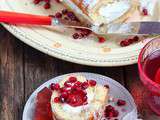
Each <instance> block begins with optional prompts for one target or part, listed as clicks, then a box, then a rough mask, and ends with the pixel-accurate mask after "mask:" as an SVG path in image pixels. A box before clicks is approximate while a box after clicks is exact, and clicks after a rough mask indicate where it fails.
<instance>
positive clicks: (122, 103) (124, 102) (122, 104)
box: [117, 99, 126, 106]
mask: <svg viewBox="0 0 160 120" xmlns="http://www.w3.org/2000/svg"><path fill="white" fill-rule="evenodd" d="M117 105H118V106H124V105H126V101H124V100H121V99H119V100H118V101H117Z"/></svg>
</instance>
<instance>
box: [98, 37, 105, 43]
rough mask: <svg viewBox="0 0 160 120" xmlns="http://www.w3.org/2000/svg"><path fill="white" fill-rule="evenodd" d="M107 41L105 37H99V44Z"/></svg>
mask: <svg viewBox="0 0 160 120" xmlns="http://www.w3.org/2000/svg"><path fill="white" fill-rule="evenodd" d="M105 41H106V39H105V38H104V37H98V42H99V43H104V42H105Z"/></svg>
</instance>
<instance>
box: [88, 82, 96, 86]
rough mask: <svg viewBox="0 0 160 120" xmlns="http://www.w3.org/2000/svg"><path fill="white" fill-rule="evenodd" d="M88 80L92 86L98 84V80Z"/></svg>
mask: <svg viewBox="0 0 160 120" xmlns="http://www.w3.org/2000/svg"><path fill="white" fill-rule="evenodd" d="M88 82H89V85H90V86H92V87H93V86H96V84H97V82H96V81H95V80H89V81H88Z"/></svg>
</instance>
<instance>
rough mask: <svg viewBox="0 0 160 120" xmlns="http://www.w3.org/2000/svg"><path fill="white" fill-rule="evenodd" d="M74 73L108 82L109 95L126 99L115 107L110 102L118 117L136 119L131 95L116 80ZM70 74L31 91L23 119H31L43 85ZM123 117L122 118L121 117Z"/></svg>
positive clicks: (128, 119)
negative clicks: (122, 104)
mask: <svg viewBox="0 0 160 120" xmlns="http://www.w3.org/2000/svg"><path fill="white" fill-rule="evenodd" d="M71 74H74V75H83V76H85V77H86V78H87V79H94V80H96V81H97V83H98V84H102V85H106V84H108V85H109V87H110V92H109V96H112V97H114V98H116V99H123V100H125V101H126V103H127V104H126V105H125V106H123V107H117V106H115V104H114V103H112V102H111V103H110V104H112V105H113V106H115V107H116V109H118V110H119V112H120V116H119V119H121V120H136V119H137V109H136V105H135V103H134V100H133V98H132V96H131V95H130V93H129V92H128V91H127V90H126V89H125V88H124V87H123V86H122V85H121V84H119V83H118V82H116V81H114V80H113V79H111V78H109V77H105V76H102V75H98V74H93V73H71ZM68 75H70V74H66V75H62V76H59V77H56V78H53V79H51V80H49V81H47V82H45V83H44V84H42V85H41V86H40V87H38V88H37V89H36V90H35V91H34V92H33V93H32V95H31V96H30V97H29V99H28V101H27V103H26V105H25V107H24V111H23V120H32V117H33V114H34V112H33V111H34V108H35V98H36V95H37V93H38V92H39V91H40V90H42V89H43V88H44V87H48V86H49V85H50V84H51V83H53V82H59V81H60V80H62V79H63V78H64V77H66V76H68ZM124 109H125V112H122V110H124ZM122 117H123V119H122Z"/></svg>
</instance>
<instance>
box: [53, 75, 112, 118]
mask: <svg viewBox="0 0 160 120" xmlns="http://www.w3.org/2000/svg"><path fill="white" fill-rule="evenodd" d="M59 85H60V90H58V91H57V90H54V91H53V92H52V97H51V101H50V102H51V108H52V113H53V117H54V119H56V120H95V119H94V114H95V112H96V111H98V110H100V109H102V108H103V107H104V106H105V105H106V103H107V101H108V90H109V89H108V88H106V87H104V86H102V85H99V84H97V83H96V81H94V80H86V78H85V77H84V76H68V77H66V78H65V79H64V80H62V81H61V82H60V83H59ZM75 86H76V87H75ZM66 93H67V95H66V97H65V96H64V94H66ZM62 96H63V98H62Z"/></svg>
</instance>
